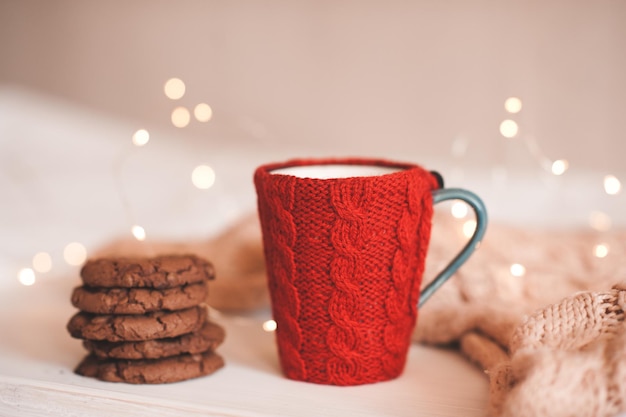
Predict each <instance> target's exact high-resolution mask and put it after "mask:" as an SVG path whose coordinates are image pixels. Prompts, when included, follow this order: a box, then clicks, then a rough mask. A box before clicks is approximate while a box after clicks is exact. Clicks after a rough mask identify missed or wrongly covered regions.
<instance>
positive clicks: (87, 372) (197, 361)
mask: <svg viewBox="0 0 626 417" xmlns="http://www.w3.org/2000/svg"><path fill="white" fill-rule="evenodd" d="M223 366H224V360H223V359H222V357H221V356H220V355H218V354H217V353H215V352H212V351H207V352H204V353H200V354H193V355H190V354H182V355H177V356H171V357H169V358H164V359H145V360H126V359H99V358H97V357H96V356H94V355H89V356H87V357H85V358H84V359H83V361H82V362H81V363H80V364H78V366H77V367H76V370H75V372H76V373H77V374H79V375H84V376H89V377H92V378H97V379H100V380H103V381H109V382H127V383H130V384H166V383H171V382H178V381H183V380H186V379H191V378H197V377H200V376H203V375H209V374H212V373H213V372H215V371H216V370H218V369H220V368H221V367H223Z"/></svg>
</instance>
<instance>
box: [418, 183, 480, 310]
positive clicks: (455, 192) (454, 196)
mask: <svg viewBox="0 0 626 417" xmlns="http://www.w3.org/2000/svg"><path fill="white" fill-rule="evenodd" d="M432 194H433V204H437V203H441V202H442V201H447V200H461V201H464V202H466V203H467V204H468V205H469V206H470V207H471V208H472V209H473V210H474V213H475V214H476V229H475V230H474V234H473V235H472V237H471V238H470V239H469V241H468V242H467V244H466V245H465V246H464V247H463V249H461V252H459V254H458V255H456V256H455V257H454V259H452V261H450V263H449V264H448V266H446V267H445V268H444V269H443V271H441V272H440V273H439V275H437V276H436V277H435V279H434V280H433V281H432V282H431V283H430V284H428V285H427V286H426V288H424V289H423V290H422V292H421V293H420V300H419V305H418V306H419V307H421V306H422V305H423V304H424V303H425V302H426V301H427V300H428V299H429V298H430V297H431V296H432V295H433V294H434V293H435V291H437V290H438V289H439V287H441V286H442V285H443V284H444V283H445V282H446V281H447V280H448V279H449V278H450V277H451V276H452V274H454V273H455V272H456V271H457V269H459V268H460V267H461V265H463V264H464V263H465V261H467V260H468V259H469V257H470V256H471V255H472V253H473V252H474V251H475V250H476V249H477V248H478V246H479V245H480V242H481V240H482V238H483V236H484V235H485V230H486V229H487V209H486V208H485V204H484V203H483V201H482V200H481V199H480V198H479V197H478V196H477V195H476V194H474V193H472V192H471V191H467V190H463V189H460V188H444V189H439V190H434V191H433V192H432Z"/></svg>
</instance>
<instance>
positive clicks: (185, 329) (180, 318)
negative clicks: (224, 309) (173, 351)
mask: <svg viewBox="0 0 626 417" xmlns="http://www.w3.org/2000/svg"><path fill="white" fill-rule="evenodd" d="M207 315H208V313H207V310H206V308H205V307H202V306H196V307H191V308H187V309H185V310H178V311H171V312H168V311H157V312H152V313H146V314H141V315H130V314H124V315H108V314H107V315H95V314H91V313H85V312H78V313H76V314H75V315H74V316H73V317H72V318H71V319H70V321H69V322H68V324H67V330H68V331H69V333H70V335H72V337H75V338H77V339H87V340H108V341H109V342H122V341H126V342H132V341H140V340H149V339H163V338H166V337H176V336H180V335H183V334H185V333H191V332H195V331H198V330H199V329H200V328H201V327H202V325H203V324H204V322H205V321H206V320H207Z"/></svg>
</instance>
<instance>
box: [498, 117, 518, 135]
mask: <svg viewBox="0 0 626 417" xmlns="http://www.w3.org/2000/svg"><path fill="white" fill-rule="evenodd" d="M518 131H519V127H518V126H517V122H515V120H510V119H507V120H503V121H502V123H500V133H501V134H502V136H504V137H505V138H514V137H515V136H517V132H518Z"/></svg>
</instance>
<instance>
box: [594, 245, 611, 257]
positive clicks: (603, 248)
mask: <svg viewBox="0 0 626 417" xmlns="http://www.w3.org/2000/svg"><path fill="white" fill-rule="evenodd" d="M593 254H594V256H595V257H596V258H606V256H607V255H608V254H609V245H607V244H606V243H598V244H597V245H596V246H594V248H593Z"/></svg>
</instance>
